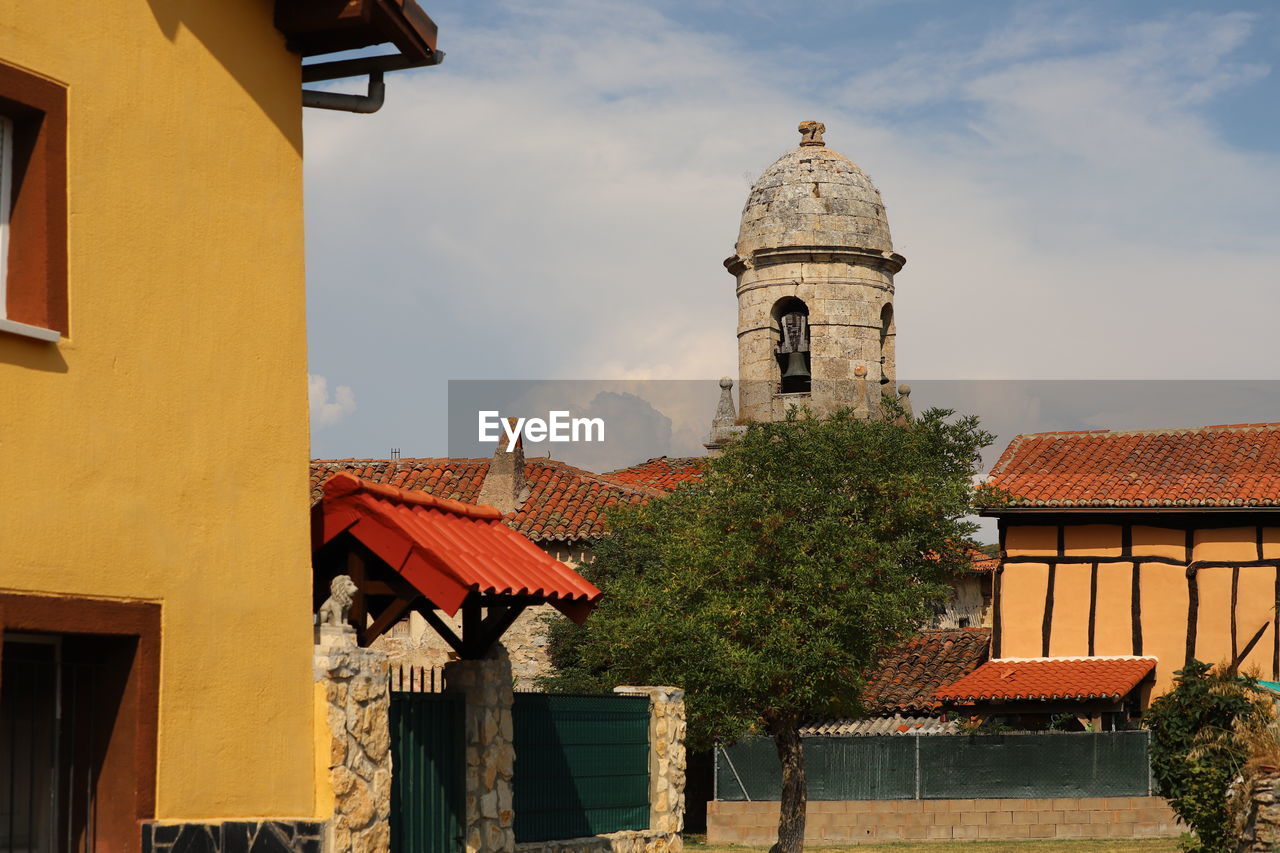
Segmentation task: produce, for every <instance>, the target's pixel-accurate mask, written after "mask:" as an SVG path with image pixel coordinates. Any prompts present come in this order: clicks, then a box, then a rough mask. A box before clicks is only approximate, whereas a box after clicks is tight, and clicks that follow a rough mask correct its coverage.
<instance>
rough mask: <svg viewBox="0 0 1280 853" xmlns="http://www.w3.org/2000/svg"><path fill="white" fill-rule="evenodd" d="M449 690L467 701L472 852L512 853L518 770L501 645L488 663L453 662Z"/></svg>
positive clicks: (508, 670)
mask: <svg viewBox="0 0 1280 853" xmlns="http://www.w3.org/2000/svg"><path fill="white" fill-rule="evenodd" d="M444 678H445V690H446V691H448V692H451V693H462V694H463V695H464V696H465V697H466V753H467V775H466V824H465V826H466V845H467V853H511V851H513V850H515V846H516V835H515V829H514V828H513V825H512V818H513V813H512V810H511V795H512V790H511V778H512V773H513V772H514V770H515V747H514V746H513V737H514V731H513V728H512V719H511V705H512V702H513V700H514V698H515V697H514V696H513V694H512V689H511V682H512V678H511V661H510V659H509V658H508V656H507V650H506V649H505V648H504V647H503V645H502V644H501V643H494V645H493V648H492V649H490V650H489V653H488V654H487V655H486V656H485V658H484V659H483V660H457V661H451V662H450V663H448V664H446V665H445V668H444Z"/></svg>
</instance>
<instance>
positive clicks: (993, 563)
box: [969, 548, 1000, 572]
mask: <svg viewBox="0 0 1280 853" xmlns="http://www.w3.org/2000/svg"><path fill="white" fill-rule="evenodd" d="M969 557H970V559H972V560H973V564H972V565H971V566H970V567H969V570H970V571H974V572H994V571H995V570H996V569H997V568H999V567H1000V558H999V557H990V556H987V555H986V554H984V553H983V552H981V551H979V550H978V549H977V548H974V549H972V550H971V551H970V552H969Z"/></svg>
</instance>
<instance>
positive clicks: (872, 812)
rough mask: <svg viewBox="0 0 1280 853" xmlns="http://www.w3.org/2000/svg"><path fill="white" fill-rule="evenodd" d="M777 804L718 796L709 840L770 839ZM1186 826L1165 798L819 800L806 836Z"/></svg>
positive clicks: (1110, 831) (852, 839)
mask: <svg viewBox="0 0 1280 853" xmlns="http://www.w3.org/2000/svg"><path fill="white" fill-rule="evenodd" d="M777 829H778V803H777V802H776V801H769V802H726V801H722V800H717V801H713V802H711V803H709V804H708V806H707V843H708V844H750V845H769V844H772V843H773V842H774V841H775V840H776V838H777ZM1184 831H1186V830H1185V828H1184V827H1183V826H1182V825H1181V824H1179V823H1178V821H1177V818H1176V817H1175V816H1174V814H1173V810H1172V809H1170V808H1169V806H1168V805H1167V804H1166V803H1165V801H1164V800H1163V799H1161V798H1159V797H1075V798H1054V799H1011V800H1004V799H991V800H858V801H815V802H810V803H809V805H808V814H807V820H806V823H805V841H806V842H809V843H813V844H860V843H861V844H869V843H882V842H886V841H978V840H985V839H990V840H993V841H1015V840H1019V839H1035V838H1041V839H1048V838H1080V839H1085V838H1095V839H1104V838H1176V837H1178V836H1179V835H1181V834H1182V833H1183V832H1184Z"/></svg>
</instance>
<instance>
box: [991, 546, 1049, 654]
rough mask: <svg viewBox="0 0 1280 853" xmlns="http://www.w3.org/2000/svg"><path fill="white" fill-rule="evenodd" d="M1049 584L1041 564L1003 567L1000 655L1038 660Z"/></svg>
mask: <svg viewBox="0 0 1280 853" xmlns="http://www.w3.org/2000/svg"><path fill="white" fill-rule="evenodd" d="M1048 582H1049V567H1048V566H1047V565H1045V564H1044V563H1019V564H1018V565H1017V566H1010V567H1006V568H1005V571H1004V575H1003V577H1002V578H1001V579H1000V600H999V601H998V602H997V603H996V604H997V606H998V607H999V608H1000V634H1001V643H1000V656H1001V657H1006V658H1034V657H1039V656H1040V654H1041V652H1042V650H1043V648H1042V640H1041V638H1042V630H1041V620H1042V619H1043V618H1044V597H1045V590H1046V588H1047V586H1048Z"/></svg>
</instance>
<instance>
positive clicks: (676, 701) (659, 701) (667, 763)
mask: <svg viewBox="0 0 1280 853" xmlns="http://www.w3.org/2000/svg"><path fill="white" fill-rule="evenodd" d="M613 692H614V693H618V694H620V695H623V696H648V697H649V829H650V831H653V832H670V833H676V834H677V835H678V833H679V832H680V830H682V829H683V828H684V774H685V748H684V737H685V728H686V724H685V714H684V691H683V690H681V689H680V688H678V687H615V688H614V689H613Z"/></svg>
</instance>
